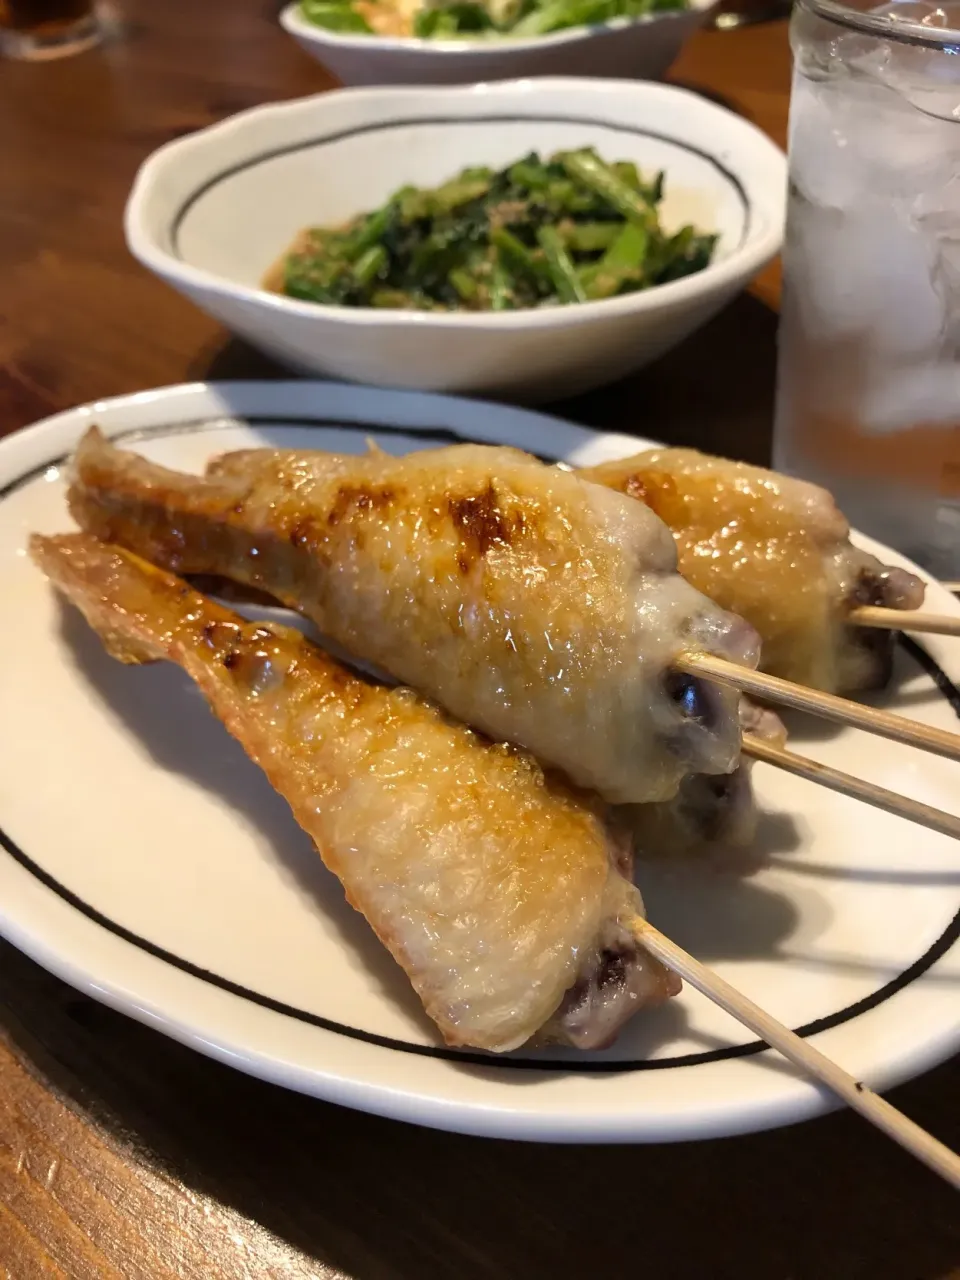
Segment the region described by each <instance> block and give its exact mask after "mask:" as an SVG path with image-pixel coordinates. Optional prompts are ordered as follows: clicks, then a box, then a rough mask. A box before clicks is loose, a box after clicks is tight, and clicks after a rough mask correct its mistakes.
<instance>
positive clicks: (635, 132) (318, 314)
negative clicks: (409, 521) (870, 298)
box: [126, 79, 786, 399]
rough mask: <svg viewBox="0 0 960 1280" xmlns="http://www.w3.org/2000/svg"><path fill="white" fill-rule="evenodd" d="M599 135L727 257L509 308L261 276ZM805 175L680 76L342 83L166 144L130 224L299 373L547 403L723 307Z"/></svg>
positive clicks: (137, 194)
mask: <svg viewBox="0 0 960 1280" xmlns="http://www.w3.org/2000/svg"><path fill="white" fill-rule="evenodd" d="M591 146H592V147H595V148H596V150H597V151H598V153H599V154H600V155H603V156H606V157H610V158H615V159H618V160H622V161H631V162H633V163H634V164H636V165H637V167H638V168H639V169H640V170H641V172H644V173H656V172H658V171H660V170H662V171H664V173H665V175H666V179H665V181H666V197H665V199H664V201H663V204H662V206H661V207H660V218H661V221H662V223H663V226H664V227H665V229H666V230H667V231H670V230H675V229H677V228H679V227H680V226H682V225H684V224H688V223H692V224H694V225H695V226H697V227H698V228H700V229H701V230H703V231H704V232H707V233H710V234H715V235H716V236H717V242H716V248H715V250H714V256H713V260H712V261H711V263H710V265H709V266H707V267H706V268H705V269H703V270H701V271H698V272H697V273H696V274H694V275H690V276H687V277H685V278H684V279H680V280H675V281H673V282H671V283H669V284H663V285H658V286H657V287H655V288H647V289H643V290H641V291H639V292H635V293H631V294H627V295H625V296H620V297H615V298H610V299H607V300H604V301H597V302H584V303H580V304H578V305H576V306H567V307H546V308H541V309H530V310H523V311H504V312H496V313H445V312H421V311H413V310H393V311H390V310H376V309H361V308H346V307H338V306H328V305H320V304H317V303H313V302H303V301H299V300H296V299H293V298H288V297H281V296H279V295H276V294H273V293H268V292H266V291H265V290H264V289H263V288H262V287H261V281H262V280H263V278H264V275H265V273H266V272H267V271H268V270H269V269H270V268H271V266H273V264H275V263H276V261H277V259H278V258H279V257H280V255H281V254H282V253H283V251H284V250H285V249H286V248H287V247H288V246H289V245H290V243H291V242H292V240H293V239H294V237H295V236H296V235H297V234H298V233H299V232H301V231H302V229H303V228H304V227H305V226H310V225H336V224H338V223H342V222H346V221H347V220H348V219H350V218H351V217H354V216H355V215H356V214H358V213H362V212H364V211H367V210H370V209H373V208H376V207H378V206H379V205H381V204H382V203H383V201H384V200H386V199H387V197H389V196H390V195H391V194H392V193H393V192H394V191H396V190H397V189H399V188H401V187H404V186H407V185H411V184H412V185H414V186H418V187H433V186H437V185H438V184H439V183H441V182H443V181H444V180H445V179H447V178H449V177H450V176H451V174H453V173H456V172H457V171H458V170H459V169H460V168H462V167H463V166H464V165H465V164H474V165H489V166H491V167H493V168H497V167H500V166H503V165H504V164H508V163H510V162H512V161H513V160H515V159H516V158H517V157H518V156H522V155H524V154H526V153H528V152H530V151H534V150H540V151H541V152H545V153H552V152H555V151H569V150H575V149H582V148H585V147H591ZM785 188H786V166H785V160H784V157H783V155H782V153H781V152H780V151H779V150H778V149H777V148H776V147H775V146H774V145H773V144H772V143H771V142H770V141H769V140H768V139H767V138H766V137H764V136H763V135H762V134H761V133H760V132H759V130H757V129H755V128H754V127H753V126H752V125H750V124H748V123H746V122H745V121H744V120H742V119H740V118H739V117H737V116H735V115H733V114H732V113H731V112H728V111H726V110H724V109H723V108H721V107H718V106H716V105H714V104H713V103H711V102H708V101H706V100H705V99H703V98H701V97H698V96H696V95H694V94H691V93H688V92H685V91H683V90H680V89H676V88H672V87H669V86H665V85H656V84H650V83H643V82H640V83H614V82H609V81H590V80H575V79H568V80H532V81H524V82H519V83H509V84H494V85H477V86H475V87H473V88H469V89H466V88H463V89H432V90H429V91H424V90H422V89H421V90H411V89H403V88H393V89H378V90H342V91H340V92H334V93H328V94H324V95H323V96H322V97H316V98H304V99H301V100H299V101H294V102H288V103H283V104H278V105H273V106H265V107H257V108H254V109H253V110H251V111H247V112H243V113H241V114H240V115H238V116H234V117H232V118H231V119H230V120H227V121H225V122H223V123H222V124H218V125H215V126H213V127H211V128H209V129H204V130H201V131H200V132H198V133H195V134H193V135H191V136H189V137H187V138H183V139H179V140H177V141H175V142H173V143H170V144H168V145H167V146H165V147H163V148H161V149H160V150H159V151H158V152H157V153H155V154H154V156H152V157H151V158H150V159H149V160H148V161H147V162H146V163H145V164H144V166H143V167H142V169H141V170H140V173H139V174H138V177H137V180H136V182H135V185H134V189H133V192H132V194H131V197H130V200H129V203H128V206H127V213H126V231H127V239H128V243H129V246H130V248H131V250H132V252H133V253H134V254H135V256H136V257H137V258H139V260H140V261H141V262H143V263H144V264H145V265H146V266H147V267H149V268H150V269H151V270H152V271H154V272H156V273H157V274H158V275H160V276H161V277H163V278H164V279H165V280H167V281H168V282H169V283H170V284H172V285H173V286H174V287H175V288H177V289H179V290H180V291H181V292H183V293H185V294H186V295H187V296H188V297H189V298H191V299H192V300H193V301H194V302H195V303H196V304H197V305H198V306H200V307H202V308H203V309H204V310H205V311H207V312H209V313H210V314H211V315H213V316H215V317H216V318H217V319H219V320H220V321H221V322H223V323H224V324H226V325H227V326H229V327H230V328H231V329H233V330H234V331H235V332H236V333H238V334H240V335H241V336H243V337H244V338H246V339H247V340H248V341H250V342H252V343H253V344H254V345H256V346H258V347H260V348H261V349H262V350H263V351H265V352H267V353H268V354H270V355H272V356H274V357H275V358H277V359H279V360H281V361H283V363H285V364H286V365H288V366H289V367H291V368H294V369H297V370H299V371H302V372H310V373H326V374H330V375H333V376H337V377H341V378H348V379H351V380H355V381H362V382H369V383H373V384H377V385H381V386H398V387H409V388H417V389H424V390H446V391H469V392H483V393H486V394H497V395H513V396H522V397H523V398H526V399H536V398H547V397H553V396H557V395H560V394H566V393H572V392H575V391H580V390H584V389H586V388H588V387H591V386H598V385H600V384H601V383H603V382H606V381H609V380H611V379H613V378H616V377H619V376H621V375H623V374H625V373H627V372H629V371H631V370H633V369H637V368H640V367H641V366H642V365H644V364H646V363H647V362H648V361H649V360H651V359H653V358H654V357H655V356H657V355H659V354H661V353H662V352H663V351H666V350H667V349H669V348H670V347H672V346H673V345H675V344H676V343H677V342H679V341H680V340H681V339H682V338H684V337H686V336H687V335H688V334H689V333H691V332H692V331H693V330H694V329H695V328H697V327H698V326H699V325H700V324H702V323H703V322H704V321H706V320H707V319H709V318H710V316H712V315H713V314H714V313H715V312H716V311H718V310H719V309H720V307H721V306H723V304H724V303H725V302H727V301H729V300H730V299H731V298H732V297H733V296H734V295H735V294H736V293H737V292H738V291H739V290H740V289H741V288H743V287H744V286H745V285H746V284H747V283H748V282H749V281H750V279H752V277H753V276H754V275H755V274H756V273H757V272H758V271H759V270H760V268H761V267H762V266H764V265H765V264H766V263H767V262H768V261H769V260H770V259H771V258H772V257H773V256H774V255H775V254H776V253H777V251H778V250H779V247H780V243H781V239H782V231H783V217H784V201H785V195H786V190H785Z"/></svg>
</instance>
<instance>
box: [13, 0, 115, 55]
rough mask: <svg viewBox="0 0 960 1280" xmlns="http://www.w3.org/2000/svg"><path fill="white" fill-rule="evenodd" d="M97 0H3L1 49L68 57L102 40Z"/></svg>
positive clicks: (17, 53)
mask: <svg viewBox="0 0 960 1280" xmlns="http://www.w3.org/2000/svg"><path fill="white" fill-rule="evenodd" d="M101 36H102V26H101V22H100V20H99V17H98V14H97V6H96V0H0V53H3V54H6V56H7V57H9V58H27V59H33V60H38V59H43V58H64V57H68V56H69V55H70V54H72V53H80V52H81V51H82V50H84V49H89V48H90V47H91V46H92V45H95V44H98V43H99V41H100V39H101Z"/></svg>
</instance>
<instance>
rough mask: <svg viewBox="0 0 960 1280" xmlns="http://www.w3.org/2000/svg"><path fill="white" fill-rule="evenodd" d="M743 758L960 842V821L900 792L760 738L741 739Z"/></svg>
mask: <svg viewBox="0 0 960 1280" xmlns="http://www.w3.org/2000/svg"><path fill="white" fill-rule="evenodd" d="M743 754H744V755H747V756H751V757H752V758H753V759H754V760H762V761H764V763H766V764H772V765H774V766H775V767H776V768H778V769H783V770H785V771H786V772H787V773H793V774H796V776H797V777H798V778H806V779H808V781H810V782H816V783H818V784H819V785H820V786H823V787H829V788H830V790H831V791H838V792H839V793H840V794H841V795H845V796H851V797H852V798H853V799H854V800H863V801H864V802H865V803H866V804H872V805H875V806H876V808H878V809H884V810H885V811H886V812H887V813H892V814H895V815H896V816H897V817H898V818H906V820H907V821H908V822H917V823H919V824H920V826H923V827H929V828H930V829H931V830H932V831H939V832H941V833H942V834H943V835H947V836H953V838H954V839H955V840H960V817H956V816H955V815H954V814H952V813H946V812H945V811H944V810H943V809H935V808H934V807H933V806H932V805H929V804H923V802H922V801H920V800H911V799H909V798H908V797H907V796H902V795H900V794H899V792H896V791H888V790H887V789H886V787H878V786H877V785H876V784H875V783H873V782H865V781H864V780H863V779H862V778H855V777H854V776H853V774H850V773H843V772H842V770H840V769H834V768H832V767H831V766H830V765H828V764H820V763H819V762H818V761H816V760H810V759H808V758H807V757H806V756H799V755H796V754H795V752H793V751H786V750H784V749H783V748H781V747H774V746H771V745H770V743H768V742H764V741H763V739H762V738H757V737H755V736H754V735H753V734H752V733H745V734H744V735H743Z"/></svg>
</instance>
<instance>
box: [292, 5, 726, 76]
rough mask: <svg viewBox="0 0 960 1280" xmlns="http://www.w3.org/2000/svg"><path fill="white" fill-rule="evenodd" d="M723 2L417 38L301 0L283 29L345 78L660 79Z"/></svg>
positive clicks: (308, 51)
mask: <svg viewBox="0 0 960 1280" xmlns="http://www.w3.org/2000/svg"><path fill="white" fill-rule="evenodd" d="M715 4H716V0H691V4H690V7H689V8H688V9H677V10H668V11H665V12H663V13H650V14H646V15H644V16H643V17H642V18H615V19H614V20H613V21H612V22H606V23H602V24H601V25H599V26H593V27H571V28H569V29H567V30H565V31H554V32H551V33H550V34H549V35H545V36H534V37H532V38H531V37H528V38H527V39H518V40H512V39H510V38H509V37H508V36H505V37H502V38H497V39H490V38H487V39H482V40H481V39H474V40H469V39H467V40H465V39H458V40H417V39H414V38H412V37H401V36H376V35H367V34H363V33H360V34H343V33H340V32H336V31H327V30H325V29H324V28H323V27H318V26H316V25H315V24H314V23H312V22H308V21H307V20H306V18H304V17H303V16H302V14H301V13H300V6H299V4H296V3H294V4H288V5H287V6H286V8H285V9H283V10H282V12H281V14H280V22H281V24H282V25H283V28H284V30H286V31H287V32H289V34H290V35H292V36H293V38H294V39H295V40H296V41H297V43H298V44H300V45H301V46H302V47H303V48H304V49H306V51H307V53H309V54H311V55H312V56H313V57H314V58H317V59H318V60H319V61H320V62H322V63H323V65H324V66H325V67H327V68H328V69H329V70H330V71H332V72H333V73H334V75H336V76H337V77H338V78H339V79H340V80H342V81H343V83H344V84H473V83H475V82H476V81H478V80H507V79H510V78H512V77H514V76H571V75H583V76H630V77H635V78H636V79H640V80H655V79H658V78H659V77H660V76H662V75H663V74H664V72H665V71H666V70H667V68H668V67H669V66H670V64H671V63H672V62H673V60H674V58H676V56H677V54H678V53H679V52H680V49H681V47H682V45H683V43H684V41H685V40H687V39H688V37H689V36H691V35H692V34H693V33H694V31H696V29H697V27H699V26H700V25H701V23H702V22H703V20H704V18H705V16H706V14H707V13H708V12H709V11H710V9H712V8H713V7H714V5H715Z"/></svg>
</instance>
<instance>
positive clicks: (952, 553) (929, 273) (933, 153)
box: [774, 0, 960, 579]
mask: <svg viewBox="0 0 960 1280" xmlns="http://www.w3.org/2000/svg"><path fill="white" fill-rule="evenodd" d="M957 28H960V3H957V0H948V3H945V4H943V5H941V6H938V5H934V4H931V3H927V2H926V0H897V2H896V3H892V4H885V5H882V6H880V7H879V8H876V7H868V6H867V5H864V6H863V7H858V5H857V2H856V0H853V3H851V4H838V3H835V0H797V3H796V5H795V8H794V15H793V20H792V24H791V43H792V45H793V52H794V78H793V97H792V100H791V109H790V200H789V211H788V217H787V235H786V243H785V246H784V256H783V262H784V303H783V311H782V318H781V327H780V354H779V363H778V379H777V383H778V385H777V415H776V428H775V440H774V459H775V465H776V466H777V467H778V468H779V469H781V470H784V471H788V472H791V473H793V474H795V475H799V476H803V477H805V478H807V479H810V480H815V481H816V482H818V483H820V484H822V485H825V486H826V487H827V488H829V489H831V490H832V491H833V493H834V494H835V495H836V496H837V500H838V503H839V505H840V507H841V509H842V510H843V511H844V512H845V514H846V515H847V516H848V517H849V519H850V521H851V523H853V524H854V525H856V526H858V527H859V528H861V529H863V530H864V531H865V532H867V533H871V534H874V535H875V536H876V537H878V538H882V539H883V540H884V541H886V542H888V543H891V544H893V545H894V546H896V547H898V548H899V549H900V550H902V551H904V552H905V553H906V554H907V555H909V556H911V557H912V558H913V559H915V560H917V561H919V562H920V563H921V564H923V565H924V566H926V567H927V568H928V569H930V570H932V571H933V572H934V573H937V574H939V575H940V576H941V577H948V578H954V579H955V578H960V30H958V29H957Z"/></svg>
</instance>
